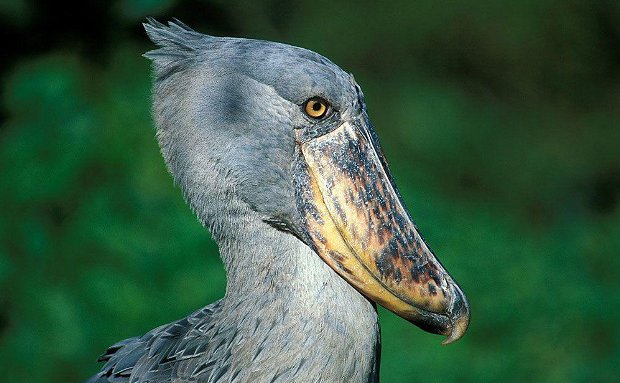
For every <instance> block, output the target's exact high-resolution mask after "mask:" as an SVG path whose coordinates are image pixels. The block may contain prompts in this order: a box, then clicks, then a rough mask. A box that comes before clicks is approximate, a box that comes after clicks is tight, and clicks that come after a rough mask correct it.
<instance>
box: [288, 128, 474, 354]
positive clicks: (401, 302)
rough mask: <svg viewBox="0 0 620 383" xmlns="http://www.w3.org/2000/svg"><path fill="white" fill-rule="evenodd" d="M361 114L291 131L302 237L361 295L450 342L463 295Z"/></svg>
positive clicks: (461, 326)
mask: <svg viewBox="0 0 620 383" xmlns="http://www.w3.org/2000/svg"><path fill="white" fill-rule="evenodd" d="M368 125H369V124H368V122H367V119H363V120H353V121H347V122H344V123H342V124H341V125H339V126H338V127H337V128H335V129H333V130H331V131H328V132H324V133H320V134H317V133H316V132H315V134H311V135H308V133H307V132H304V131H303V130H301V129H297V130H296V151H297V153H296V156H297V161H296V169H295V173H296V184H297V185H296V193H297V195H296V198H297V204H298V207H299V210H300V212H301V215H302V220H303V221H304V224H305V225H304V226H305V227H304V228H303V229H304V230H305V231H306V232H305V233H304V236H305V237H306V239H307V241H308V242H309V244H310V245H311V246H312V247H313V248H314V250H315V251H316V252H317V253H318V254H319V256H320V257H321V258H322V259H323V260H324V261H325V262H326V263H327V264H328V265H329V266H330V267H331V268H332V269H334V270H335V271H336V272H337V273H338V274H339V275H340V276H342V277H343V278H344V279H345V280H346V281H347V282H349V283H350V284H351V285H352V286H354V287H355V288H356V289H357V290H359V291H360V292H361V293H362V294H364V295H365V296H367V297H368V298H370V299H372V300H373V301H375V302H377V303H379V304H381V305H382V306H384V307H386V308H387V309H389V310H391V311H393V312H394V313H396V314H398V315H400V316H401V317H403V318H405V319H407V320H409V321H411V322H412V323H414V324H416V325H417V326H419V327H420V328H422V329H424V330H426V331H429V332H432V333H435V334H442V335H445V336H447V338H446V339H445V340H444V342H443V343H444V344H448V343H451V342H454V341H456V340H457V339H459V338H460V337H461V336H463V334H464V333H465V330H466V329H467V326H468V324H469V306H468V304H467V300H466V299H465V295H464V294H463V292H462V291H461V289H460V288H459V286H458V285H457V284H456V283H455V282H454V280H453V279H452V277H451V276H450V275H449V274H448V272H447V271H446V270H445V269H444V268H443V266H442V265H441V263H439V261H438V260H437V258H435V255H434V254H433V253H432V252H431V250H430V249H429V248H428V246H427V245H426V243H425V242H424V240H423V239H422V237H421V236H420V234H419V233H418V231H417V229H416V227H415V225H414V223H413V221H412V220H411V218H410V217H409V214H408V213H407V211H406V210H405V208H404V206H403V203H402V202H401V200H400V197H399V194H398V192H397V190H396V188H395V186H394V185H393V183H392V180H391V176H390V174H389V170H388V169H387V164H386V162H385V159H384V157H383V155H382V153H381V149H380V148H379V145H378V143H377V140H376V139H375V137H374V135H373V133H372V131H371V129H372V128H369V126H368Z"/></svg>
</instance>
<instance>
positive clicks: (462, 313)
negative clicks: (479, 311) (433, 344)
mask: <svg viewBox="0 0 620 383" xmlns="http://www.w3.org/2000/svg"><path fill="white" fill-rule="evenodd" d="M452 288H453V292H454V295H453V296H454V300H453V301H452V308H451V310H450V312H451V314H450V318H451V320H450V321H451V322H452V325H451V326H450V327H451V330H450V333H449V334H448V337H447V338H446V339H444V341H443V342H441V343H442V344H444V345H446V344H450V343H454V342H456V341H457V340H459V339H460V338H461V337H462V336H463V335H464V334H465V331H467V327H468V326H469V318H470V313H469V304H468V303H467V298H465V294H463V292H462V291H461V289H460V288H459V287H458V286H457V285H456V284H452Z"/></svg>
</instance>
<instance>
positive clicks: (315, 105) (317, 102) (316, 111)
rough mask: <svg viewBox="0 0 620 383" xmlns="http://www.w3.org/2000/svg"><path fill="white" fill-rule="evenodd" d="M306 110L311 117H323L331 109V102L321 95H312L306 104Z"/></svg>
mask: <svg viewBox="0 0 620 383" xmlns="http://www.w3.org/2000/svg"><path fill="white" fill-rule="evenodd" d="M304 111H305V112H306V114H307V115H308V116H309V117H312V118H316V119H319V118H323V117H325V115H327V112H328V111H329V104H328V103H327V101H325V100H323V99H322V98H320V97H312V98H311V99H309V100H308V101H306V104H305V105H304Z"/></svg>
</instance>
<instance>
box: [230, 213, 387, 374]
mask: <svg viewBox="0 0 620 383" xmlns="http://www.w3.org/2000/svg"><path fill="white" fill-rule="evenodd" d="M246 230H247V232H245V233H241V234H240V235H237V236H236V237H235V238H237V239H238V241H236V242H230V241H227V243H226V245H225V246H221V247H220V252H221V255H222V257H223V258H224V259H229V260H234V262H235V264H230V263H229V264H228V265H227V269H228V270H227V271H228V283H227V292H226V296H225V298H224V300H223V302H222V304H223V305H222V312H221V314H220V318H219V322H220V324H221V325H222V326H235V327H236V328H235V329H234V331H235V332H236V333H237V334H239V337H240V338H242V339H243V341H242V342H243V347H240V350H242V352H239V353H237V355H235V354H234V353H233V356H232V357H233V358H237V359H238V360H236V361H235V362H236V363H239V364H247V363H250V364H251V365H253V366H261V369H265V374H267V375H269V374H270V373H272V372H273V371H279V372H280V373H281V374H284V375H286V374H290V377H291V380H290V381H316V378H317V377H320V379H319V381H343V377H345V379H344V381H347V382H374V381H378V375H377V371H378V357H377V355H378V348H379V324H378V317H377V312H376V308H375V306H374V304H373V303H371V302H370V301H369V300H368V299H366V298H365V297H364V296H363V295H361V294H360V293H359V292H358V291H357V290H355V289H354V288H353V287H352V286H351V285H349V284H348V283H347V282H346V281H345V280H344V279H342V278H341V277H340V276H339V275H338V274H336V272H334V271H333V270H332V269H331V268H330V267H329V266H328V265H326V264H325V263H324V262H323V261H322V260H321V258H320V257H319V256H318V255H317V254H316V253H315V252H314V251H312V250H311V249H310V248H309V247H308V246H306V245H305V244H304V243H303V242H301V241H300V240H298V239H297V238H296V237H294V236H292V235H290V234H287V233H284V232H281V231H278V230H276V229H274V228H272V227H271V226H269V225H267V224H264V223H263V222H260V223H255V224H250V225H245V226H244V231H246ZM231 252H232V253H231ZM266 349H268V350H269V351H267V350H266ZM261 350H265V351H261ZM301 361H304V362H303V364H302V365H300V363H301ZM304 376H306V377H307V379H304ZM255 378H256V377H255ZM257 381H262V379H259V380H257Z"/></svg>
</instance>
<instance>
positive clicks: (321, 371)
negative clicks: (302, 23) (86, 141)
mask: <svg viewBox="0 0 620 383" xmlns="http://www.w3.org/2000/svg"><path fill="white" fill-rule="evenodd" d="M145 28H146V31H147V33H148V35H149V37H150V38H151V40H152V41H153V42H155V43H156V44H157V45H158V46H159V48H158V49H157V50H154V51H151V52H148V53H147V54H146V55H145V56H146V57H148V58H149V59H151V60H153V65H154V73H155V86H154V92H153V103H154V107H153V113H154V117H155V122H156V126H157V138H158V141H159V143H160V147H161V150H162V154H163V157H164V159H165V162H166V164H167V166H168V169H169V170H170V172H171V174H172V175H173V177H174V180H175V182H176V183H177V184H178V185H179V186H180V188H181V190H182V191H183V194H184V196H185V198H186V200H187V202H188V204H189V205H190V206H191V208H192V209H193V210H194V212H195V213H196V214H197V216H198V218H199V220H200V221H201V222H202V223H203V224H204V225H205V226H206V227H207V228H208V229H209V230H210V231H211V233H212V235H213V237H214V238H215V240H216V241H217V243H218V245H219V249H220V255H221V257H222V259H223V261H224V264H225V267H226V271H227V276H228V279H227V290H226V295H225V297H224V298H223V299H222V300H220V301H218V302H216V303H214V304H212V305H209V306H207V307H205V308H203V309H201V310H199V311H197V312H195V313H193V314H191V315H190V316H188V317H187V318H184V319H181V320H179V321H177V322H174V323H171V324H168V325H165V326H161V327H159V328H157V329H155V330H152V331H151V332H149V333H147V334H146V335H144V336H141V337H136V338H131V339H128V340H126V341H123V342H120V343H117V344H116V345H114V346H112V347H111V348H110V349H109V350H108V351H107V352H106V354H105V355H104V356H102V358H101V360H102V361H105V362H106V363H105V365H104V366H103V368H102V370H101V372H100V373H98V374H97V375H95V376H94V377H92V378H91V379H90V380H89V381H88V382H375V381H378V348H379V347H378V345H379V326H378V321H377V314H376V310H375V308H374V305H373V304H372V303H371V302H369V301H368V300H367V299H366V298H364V297H363V296H362V295H361V294H360V293H359V292H357V291H356V290H355V289H354V288H353V287H351V286H350V285H349V284H348V283H347V282H345V281H344V280H343V279H342V278H341V277H339V276H338V275H337V274H336V273H335V272H334V271H333V270H332V269H331V268H330V267H328V266H327V265H326V264H325V263H324V262H323V261H322V260H321V259H320V258H319V257H318V256H317V254H316V253H315V251H314V250H312V249H311V248H309V247H308V246H307V245H306V243H304V241H303V240H301V239H300V238H299V237H300V235H299V234H298V233H297V232H296V230H295V228H296V227H298V226H299V225H300V224H301V223H300V222H301V219H300V217H299V213H298V210H297V208H296V207H295V203H294V201H295V193H294V192H295V191H294V184H293V182H291V180H292V179H293V178H294V176H295V175H294V174H293V173H294V170H293V169H292V166H291V164H292V163H293V157H294V155H295V142H294V137H293V128H297V127H300V126H305V125H308V121H307V119H305V118H304V116H303V114H302V113H300V108H301V106H300V105H301V104H302V103H303V101H304V100H307V99H308V98H310V97H314V96H320V97H323V98H325V99H327V100H330V102H331V103H332V105H333V107H334V109H335V110H336V111H337V114H338V115H337V116H335V117H334V118H336V117H341V118H343V119H344V118H352V116H354V115H355V116H357V115H365V111H364V105H363V97H362V95H361V91H360V90H359V87H358V86H357V84H356V83H355V81H354V80H353V78H352V77H351V76H350V75H349V74H347V73H345V72H343V71H342V70H341V69H340V68H339V67H337V66H336V65H335V64H333V63H332V62H331V61H329V60H327V59H326V58H324V57H322V56H320V55H318V54H316V53H314V52H311V51H308V50H305V49H302V48H296V47H291V46H288V45H284V44H278V43H272V42H265V41H258V40H248V39H236V38H221V37H212V36H206V35H203V34H200V33H197V32H195V31H193V30H191V29H189V28H188V27H187V26H185V25H183V24H182V23H180V22H173V23H169V24H168V26H165V25H163V24H160V23H158V22H156V21H154V20H150V21H149V23H147V24H145ZM291 233H292V234H291ZM180 256H181V255H180ZM274 265H277V267H274Z"/></svg>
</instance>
